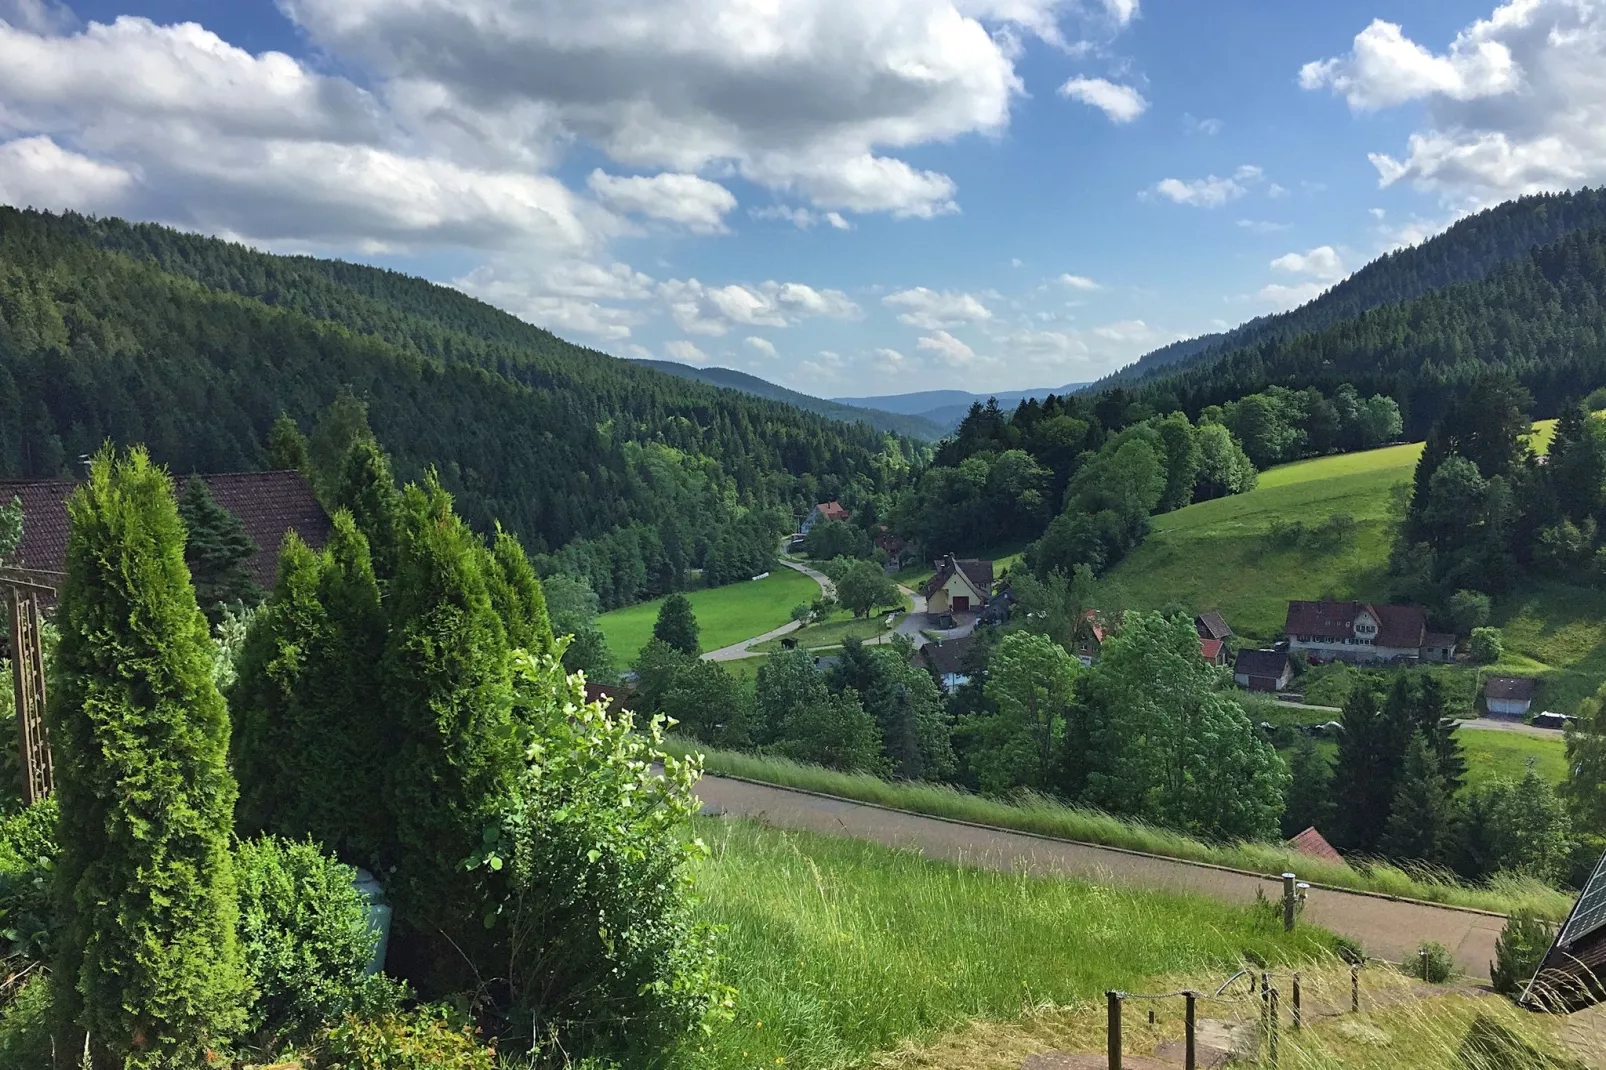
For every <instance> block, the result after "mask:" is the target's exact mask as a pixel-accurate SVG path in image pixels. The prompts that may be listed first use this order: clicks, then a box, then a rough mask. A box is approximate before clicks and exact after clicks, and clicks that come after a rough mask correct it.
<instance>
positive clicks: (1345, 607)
mask: <svg viewBox="0 0 1606 1070" xmlns="http://www.w3.org/2000/svg"><path fill="white" fill-rule="evenodd" d="M1363 612H1365V613H1370V614H1371V615H1372V616H1373V617H1375V618H1376V619H1377V625H1378V628H1377V636H1376V644H1377V645H1378V646H1388V647H1397V648H1415V649H1420V648H1421V646H1422V641H1423V639H1424V637H1425V636H1426V634H1427V629H1428V615H1427V610H1425V609H1423V608H1422V607H1421V606H1389V605H1374V604H1369V603H1365V602H1289V603H1288V619H1287V621H1286V623H1285V624H1284V626H1283V630H1284V632H1285V633H1286V634H1288V635H1307V636H1310V637H1311V638H1313V639H1348V638H1350V637H1351V636H1353V635H1354V634H1355V618H1356V617H1359V616H1360V615H1361V614H1362V613H1363Z"/></svg>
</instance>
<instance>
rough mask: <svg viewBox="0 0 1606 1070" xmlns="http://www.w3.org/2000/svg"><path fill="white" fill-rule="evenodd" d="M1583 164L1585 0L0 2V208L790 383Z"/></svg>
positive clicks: (913, 355) (1034, 381) (971, 384)
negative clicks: (350, 277) (376, 283)
mask: <svg viewBox="0 0 1606 1070" xmlns="http://www.w3.org/2000/svg"><path fill="white" fill-rule="evenodd" d="M1603 180H1606V0H1510V2H1508V3H1506V4H1503V5H1500V6H1495V5H1494V3H1493V0H1479V2H1452V0H1414V2H1411V3H1403V2H1398V0H1395V2H1389V0H1333V2H1329V3H1325V4H1304V3H1300V4H1295V3H1287V2H1281V3H1274V2H1270V0H1261V2H1257V3H1249V2H1238V3H1228V2H1210V3H1200V2H1198V0H279V2H278V3H274V2H271V0H233V2H230V3H227V4H224V3H217V2H215V0H206V2H201V0H79V2H77V3H74V4H71V5H64V4H61V3H58V2H55V0H0V201H5V202H8V203H16V204H34V205H37V206H40V207H49V208H77V209H80V210H84V211H93V212H98V213H103V214H119V215H126V216H129V217H132V218H139V219H151V220H156V221H160V222H164V223H170V224H173V225H176V226H180V227H185V228H189V229H195V230H200V231H204V232H207V233H215V234H221V235H225V236H228V237H231V238H237V239H239V240H243V241H247V242H250V243H252V244H255V245H258V246H260V247H263V248H268V249H274V250H281V251H305V252H312V253H316V254H319V255H334V256H342V257H346V258H351V259H360V260H365V261H369V262H373V263H378V264H383V265H386V266H390V267H396V268H399V269H402V270H406V271H410V272H415V273H417V274H421V275H424V276H426V277H428V278H431V279H434V280H437V281H440V282H444V283H449V284H452V285H456V286H459V287H460V288H462V289H464V290H465V291H467V292H469V293H473V294H475V295H476V296H479V297H482V298H484V299H486V300H488V301H492V302H493V303H496V304H498V305H500V306H502V307H504V308H506V309H508V310H509V311H511V312H513V313H515V314H517V315H520V316H522V317H524V318H526V319H528V320H530V321H531V322H535V323H538V324H541V325H542V326H547V327H550V328H551V329H553V330H555V331H557V332H558V333H559V334H561V335H563V336H564V337H566V338H569V339H571V340H572V341H575V342H578V343H581V344H585V345H591V346H594V347H596V348H599V349H602V350H604V351H607V352H611V353H615V354H618V355H621V356H655V357H664V358H668V359H675V360H681V361H683V362H686V363H695V364H703V365H723V366H728V367H736V368H740V369H742V370H745V371H749V372H752V373H753V374H756V375H760V376H763V377H764V378H767V379H771V380H773V381H776V382H779V383H783V384H785V385H787V386H790V387H793V388H795V389H799V390H804V391H807V392H810V393H815V394H820V395H825V396H841V395H853V394H877V393H890V392H901V391H910V390H922V389H934V388H944V387H960V388H963V389H971V390H976V391H986V390H1004V389H1016V388H1023V387H1036V386H1055V385H1059V384H1062V383H1066V382H1074V381H1083V380H1088V379H1092V378H1095V377H1097V376H1098V375H1101V374H1103V373H1105V372H1108V371H1111V370H1113V369H1114V368H1116V367H1119V366H1120V365H1122V364H1124V363H1127V362H1129V361H1131V360H1133V359H1136V358H1137V357H1138V356H1140V355H1142V354H1143V353H1144V352H1147V351H1148V350H1150V349H1152V348H1154V347H1156V346H1158V345H1162V344H1164V343H1166V342H1169V341H1171V340H1174V339H1176V338H1180V337H1186V336H1189V335H1193V334H1197V333H1200V332H1204V331H1209V330H1216V329H1220V328H1222V327H1225V326H1229V325H1232V324H1236V323H1238V322H1241V321H1243V320H1245V319H1248V318H1250V317H1252V316H1255V315H1260V314H1263V313H1267V312H1272V311H1278V310H1280V309H1283V308H1287V307H1292V306H1293V305H1295V304H1298V303H1300V302H1301V301H1303V300H1308V299H1309V298H1310V297H1312V296H1314V295H1315V294H1316V293H1319V292H1320V290H1321V289H1322V288H1324V287H1325V286H1327V285H1330V284H1331V283H1332V282H1334V281H1336V280H1337V279H1339V278H1341V277H1343V275H1345V274H1347V273H1348V272H1350V271H1353V270H1354V269H1356V268H1358V267H1359V266H1361V265H1362V264H1364V263H1365V262H1367V261H1368V260H1370V259H1372V258H1374V257H1375V256H1377V255H1378V254H1380V253H1381V252H1384V251H1386V250H1388V249H1391V248H1396V247H1398V246H1400V245H1402V244H1408V243H1411V242H1414V241H1418V240H1421V238H1423V237H1424V236H1427V235H1430V234H1432V233H1435V232H1437V231H1438V230H1440V229H1442V228H1443V227H1444V226H1446V225H1448V224H1449V223H1450V222H1452V221H1453V220H1454V219H1456V218H1458V217H1459V216H1460V215H1462V214H1465V213H1466V212H1468V211H1473V210H1476V209H1477V208H1479V207H1481V206H1485V205H1488V204H1492V203H1496V202H1498V201H1500V200H1503V199H1506V198H1508V197H1511V196H1516V195H1519V194H1522V193H1525V192H1532V191H1536V190H1547V189H1564V188H1571V187H1577V186H1580V185H1585V184H1598V183H1600V182H1602V181H1603Z"/></svg>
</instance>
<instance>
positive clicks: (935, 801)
mask: <svg viewBox="0 0 1606 1070" xmlns="http://www.w3.org/2000/svg"><path fill="white" fill-rule="evenodd" d="M670 746H671V747H673V748H674V749H675V750H677V751H679V752H682V753H684V752H689V751H700V752H701V753H702V754H703V755H704V756H705V762H704V767H705V769H706V770H707V771H708V772H710V773H713V774H716V775H717V774H721V773H724V774H728V775H731V776H739V777H746V778H747V779H749V780H758V781H762V782H764V783H768V784H779V785H783V786H786V787H794V788H803V789H805V790H807V791H817V792H820V793H822V794H826V795H836V796H840V797H842V798H846V799H855V800H858V801H860V802H868V803H875V804H877V805H880V806H887V807H891V808H893V809H897V810H908V811H911V812H913V813H918V814H928V815H931V816H934V817H944V818H951V819H954V820H959V821H970V822H974V823H976V824H979V825H993V826H996V827H998V828H1007V829H1014V830H1017V831H1021V832H1031V833H1036V834H1037V835H1040V836H1051V837H1054V838H1055V839H1062V840H1076V841H1079V842H1082V843H1096V844H1102V845H1104V846H1107V847H1120V848H1124V849H1126V850H1129V851H1143V852H1145V853H1148V854H1155V855H1163V856H1165V857H1168V858H1179V859H1183V860H1185V861H1189V862H1206V863H1210V864H1213V865H1218V866H1228V867H1230V868H1233V869H1244V870H1249V871H1251V872H1255V873H1268V874H1278V873H1283V872H1287V871H1290V870H1291V871H1293V872H1296V873H1298V874H1299V876H1300V879H1302V880H1308V881H1311V882H1312V883H1316V884H1326V885H1330V886H1332V887H1335V888H1348V889H1353V890H1355V891H1363V892H1376V893H1379V894H1381V895H1391V896H1398V897H1401V898H1406V899H1422V900H1426V901H1428V902H1433V903H1444V904H1446V905H1448V906H1464V907H1474V908H1477V909H1480V910H1492V911H1496V912H1499V913H1510V912H1511V911H1512V910H1515V909H1517V908H1518V907H1527V908H1529V909H1531V910H1535V911H1537V912H1538V913H1540V914H1541V915H1542V916H1544V917H1547V918H1552V919H1557V920H1559V919H1561V918H1564V917H1566V915H1567V911H1568V910H1569V909H1571V907H1572V900H1571V898H1570V897H1569V896H1567V895H1564V894H1563V893H1561V892H1559V891H1557V890H1556V889H1554V888H1550V887H1547V886H1545V885H1543V884H1541V883H1539V882H1538V881H1534V880H1530V879H1527V878H1519V877H1513V876H1505V875H1502V876H1500V877H1497V878H1496V879H1494V880H1492V881H1490V882H1489V883H1487V884H1483V885H1469V884H1464V883H1460V882H1457V881H1455V880H1452V879H1450V878H1448V877H1445V876H1443V875H1437V874H1431V873H1408V872H1406V871H1405V870H1403V869H1400V868H1398V867H1395V866H1389V865H1383V864H1381V863H1377V864H1372V865H1367V866H1364V867H1355V868H1352V867H1350V866H1345V865H1336V864H1333V863H1330V862H1323V861H1321V860H1320V859H1316V858H1311V857H1309V856H1307V855H1302V854H1298V853H1296V852H1294V851H1292V850H1290V849H1289V848H1287V847H1286V846H1284V845H1282V844H1279V843H1233V844H1213V843H1205V842H1202V841H1200V840H1195V839H1190V838H1189V837H1187V836H1185V835H1183V834H1181V833H1179V832H1174V831H1172V830H1170V829H1163V828H1157V827H1155V826H1153V825H1145V824H1142V823H1141V822H1136V821H1130V820H1126V819H1123V818H1117V817H1113V816H1111V815H1109V814H1106V813H1102V812H1099V811H1096V810H1084V809H1079V808H1076V807H1070V806H1066V805H1064V804H1063V803H1060V802H1056V801H1054V800H1051V799H1047V798H1044V797H1042V796H1036V795H1024V796H1022V797H1020V798H1019V799H1017V800H1016V801H1013V802H1004V801H1001V800H998V799H989V798H983V797H982V796H979V795H972V794H970V793H968V792H963V791H959V790H957V789H955V788H951V787H948V786H946V785H939V784H926V783H919V782H907V781H905V782H893V781H886V780H882V779H880V778H878V777H873V776H868V775H865V774H861V773H841V772H837V771H836V770H832V769H824V768H821V767H820V766H814V765H802V764H799V763H797V762H791V761H786V760H784V759H780V758H768V757H761V756H757V755H752V754H741V753H735V752H731V751H719V750H710V749H708V748H705V747H701V746H698V745H695V744H691V743H688V742H686V741H684V740H671V741H670Z"/></svg>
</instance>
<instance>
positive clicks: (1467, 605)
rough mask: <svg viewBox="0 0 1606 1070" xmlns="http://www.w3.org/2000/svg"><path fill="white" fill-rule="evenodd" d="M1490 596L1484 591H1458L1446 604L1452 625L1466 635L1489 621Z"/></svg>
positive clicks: (1447, 615) (1447, 614)
mask: <svg viewBox="0 0 1606 1070" xmlns="http://www.w3.org/2000/svg"><path fill="white" fill-rule="evenodd" d="M1491 608H1492V607H1491V604H1490V600H1489V596H1488V595H1486V594H1484V593H1483V592H1482V591H1467V590H1461V591H1457V592H1456V593H1455V594H1453V595H1451V596H1450V601H1449V602H1448V603H1447V604H1446V606H1445V615H1446V617H1448V618H1449V621H1450V626H1451V627H1453V628H1454V629H1455V630H1456V631H1457V632H1459V633H1461V634H1463V635H1465V634H1467V633H1468V632H1471V631H1474V630H1475V629H1478V628H1482V627H1483V626H1484V625H1486V624H1488V623H1489V613H1490V611H1491Z"/></svg>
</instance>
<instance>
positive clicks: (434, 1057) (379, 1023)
mask: <svg viewBox="0 0 1606 1070" xmlns="http://www.w3.org/2000/svg"><path fill="white" fill-rule="evenodd" d="M321 1047H322V1051H321V1053H320V1055H319V1058H318V1070H495V1067H496V1054H495V1053H494V1052H493V1051H492V1050H491V1049H490V1048H488V1047H486V1046H485V1044H484V1042H483V1041H481V1039H480V1037H479V1032H478V1030H476V1029H475V1028H474V1026H473V1025H471V1024H469V1023H468V1022H465V1021H463V1020H462V1018H461V1016H460V1015H458V1014H456V1013H455V1012H453V1011H451V1010H449V1009H448V1008H445V1007H441V1006H424V1007H420V1008H419V1009H417V1010H415V1011H411V1012H408V1013H405V1014H403V1013H391V1014H386V1015H382V1016H380V1017H377V1018H359V1017H357V1016H355V1015H348V1016H347V1017H346V1018H345V1020H343V1021H342V1022H341V1023H340V1024H339V1025H337V1026H335V1027H334V1028H333V1029H331V1030H329V1033H328V1035H327V1036H326V1037H324V1040H323V1044H322V1046H321Z"/></svg>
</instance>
